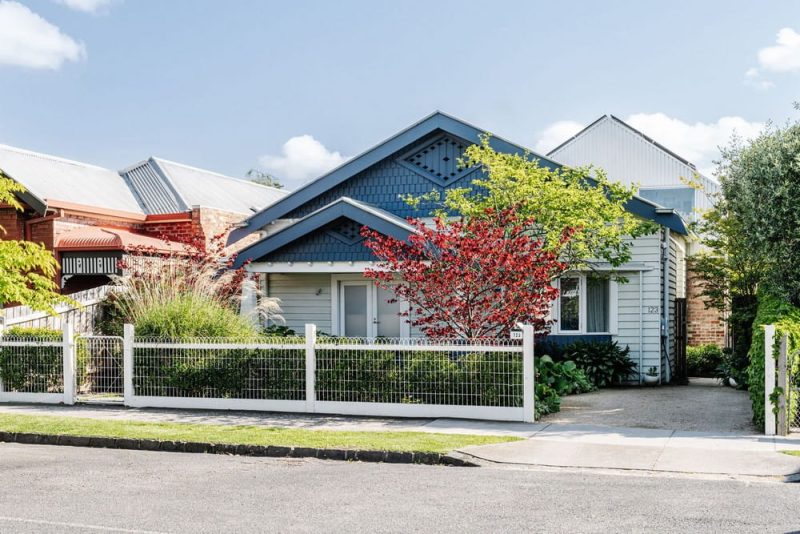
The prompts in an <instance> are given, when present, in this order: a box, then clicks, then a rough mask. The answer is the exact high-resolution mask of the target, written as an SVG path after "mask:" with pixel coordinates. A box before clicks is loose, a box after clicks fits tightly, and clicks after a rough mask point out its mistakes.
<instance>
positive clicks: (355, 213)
mask: <svg viewBox="0 0 800 534" xmlns="http://www.w3.org/2000/svg"><path fill="white" fill-rule="evenodd" d="M342 217H346V218H348V219H350V220H353V221H355V222H357V223H359V224H361V225H363V226H368V227H369V228H371V229H373V230H375V231H376V232H379V233H381V234H383V235H386V236H391V237H394V238H396V239H402V240H406V239H408V236H409V235H410V234H411V233H412V232H413V231H414V228H413V227H412V226H411V225H410V224H408V223H407V222H406V221H404V220H403V219H401V218H400V217H396V216H394V215H392V214H391V213H388V212H385V211H383V210H379V209H376V208H373V207H372V206H367V205H365V204H363V203H361V202H357V201H355V200H353V199H350V198H347V197H342V198H340V199H339V200H337V201H335V202H332V203H331V204H328V205H327V206H325V207H324V208H321V209H319V210H317V211H315V212H314V213H311V214H309V215H307V216H306V217H303V218H302V219H300V220H299V221H297V222H295V223H294V224H291V225H290V226H287V227H286V228H283V229H281V230H280V231H278V232H276V233H274V234H273V235H271V236H267V237H265V238H264V239H262V240H261V241H258V242H257V243H254V244H252V245H250V246H249V247H247V248H245V249H243V250H242V251H241V252H239V254H238V255H237V257H236V261H235V262H234V265H233V268H234V269H236V268H239V267H241V266H242V265H243V264H244V263H245V262H246V261H248V260H253V261H258V260H259V259H260V258H263V257H264V256H267V255H268V254H270V253H272V252H274V251H276V250H278V249H279V248H281V247H284V246H286V245H288V244H290V243H292V242H294V241H297V240H299V239H302V238H304V237H305V236H307V235H309V234H311V233H313V232H315V231H317V230H319V229H320V228H321V227H323V226H325V225H326V224H328V223H331V222H333V221H335V220H336V219H339V218H342Z"/></svg>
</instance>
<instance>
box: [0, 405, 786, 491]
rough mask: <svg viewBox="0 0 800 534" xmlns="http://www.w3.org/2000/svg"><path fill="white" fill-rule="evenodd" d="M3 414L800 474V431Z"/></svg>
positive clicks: (475, 453) (527, 461)
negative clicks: (467, 443) (406, 435)
mask: <svg viewBox="0 0 800 534" xmlns="http://www.w3.org/2000/svg"><path fill="white" fill-rule="evenodd" d="M0 414H29V415H50V416H59V417H84V418H92V419H111V420H127V421H146V422H175V423H195V424H218V425H219V424H223V425H253V426H263V427H265V428H276V427H278V428H280V427H283V428H304V429H308V430H354V431H383V432H438V433H448V434H482V435H505V436H515V437H520V438H523V440H522V441H515V442H508V443H500V444H496V445H484V446H478V447H468V448H465V449H462V450H460V451H458V452H460V453H462V454H464V455H467V456H470V457H472V458H475V459H478V460H483V461H484V462H486V463H496V464H510V465H530V466H551V467H576V468H599V469H622V470H641V471H664V472H678V473H697V474H718V475H742V476H763V477H786V476H790V475H794V474H797V473H800V457H798V456H789V455H786V454H782V453H781V452H780V451H783V450H800V436H797V437H788V438H784V437H769V436H762V435H757V434H740V433H726V432H697V431H679V430H668V429H666V430H665V429H647V428H628V427H611V426H600V425H588V424H554V423H546V422H544V423H506V422H493V421H473V420H459V419H400V418H376V417H345V416H325V415H314V414H285V413H262V412H226V411H200V410H167V409H134V408H125V407H122V406H91V405H88V406H87V405H80V406H61V405H52V406H48V405H25V404H4V405H0Z"/></svg>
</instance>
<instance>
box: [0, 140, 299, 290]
mask: <svg viewBox="0 0 800 534" xmlns="http://www.w3.org/2000/svg"><path fill="white" fill-rule="evenodd" d="M0 171H2V172H3V174H5V175H6V176H8V177H9V178H11V179H13V180H14V181H16V182H18V183H20V184H22V185H23V186H24V187H25V188H26V189H27V191H26V192H24V193H21V194H20V195H18V197H19V201H20V202H21V203H22V205H23V208H24V209H23V210H22V211H19V210H16V209H15V208H14V207H12V206H8V205H5V206H3V205H0V226H2V227H3V228H5V230H6V233H5V235H4V236H2V239H15V240H25V241H32V242H36V243H41V244H43V245H44V246H45V247H47V249H48V250H51V251H52V252H53V254H54V255H55V256H56V258H57V259H58V261H59V263H60V265H61V271H60V272H59V274H58V279H57V282H58V283H59V285H60V287H61V288H62V290H63V292H64V293H73V292H75V291H79V290H83V289H88V288H92V287H97V286H100V285H104V284H107V283H108V282H109V280H110V277H111V276H113V275H115V274H120V269H119V262H120V260H121V259H123V256H124V255H125V253H126V251H129V250H131V249H136V248H150V249H153V250H157V251H163V252H168V251H174V250H176V249H177V248H181V247H182V244H181V243H185V242H187V241H189V240H192V239H200V240H202V241H203V242H205V243H208V241H209V240H210V239H211V238H212V237H213V236H214V235H217V234H220V233H224V232H225V231H227V230H229V229H230V228H231V227H232V226H234V225H236V224H237V223H239V222H240V221H242V220H244V219H246V218H247V217H249V216H250V215H252V214H254V213H256V212H258V211H260V210H261V209H264V208H265V207H267V206H268V205H270V204H272V203H273V202H275V201H277V200H279V199H281V198H283V197H284V196H285V195H286V194H287V192H285V191H282V190H280V189H276V188H273V187H266V186H263V185H259V184H256V183H253V182H250V181H247V180H239V179H236V178H231V177H228V176H224V175H221V174H217V173H214V172H211V171H207V170H203V169H198V168H195V167H190V166H188V165H183V164H180V163H175V162H172V161H167V160H163V159H159V158H149V159H147V160H145V161H142V162H140V163H137V164H136V165H133V166H131V167H128V168H127V169H124V170H122V171H119V172H118V171H113V170H110V169H105V168H103V167H98V166H95V165H90V164H86V163H80V162H77V161H71V160H67V159H63V158H58V157H55V156H50V155H46V154H40V153H37V152H31V151H29V150H23V149H19V148H14V147H10V146H5V145H0Z"/></svg>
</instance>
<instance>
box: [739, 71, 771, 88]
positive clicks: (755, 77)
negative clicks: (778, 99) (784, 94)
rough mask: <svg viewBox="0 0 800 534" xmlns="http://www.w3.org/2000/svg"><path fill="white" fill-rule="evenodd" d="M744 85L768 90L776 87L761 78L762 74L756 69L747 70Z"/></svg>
mask: <svg viewBox="0 0 800 534" xmlns="http://www.w3.org/2000/svg"><path fill="white" fill-rule="evenodd" d="M744 83H745V84H746V85H749V86H750V87H755V88H756V89H764V90H766V89H772V88H773V87H775V84H774V83H773V82H771V81H770V80H765V79H763V78H762V77H761V72H759V70H758V69H756V68H752V69H747V72H745V73H744Z"/></svg>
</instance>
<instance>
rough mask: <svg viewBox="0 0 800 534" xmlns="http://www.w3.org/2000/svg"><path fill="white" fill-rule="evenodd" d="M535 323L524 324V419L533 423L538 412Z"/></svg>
mask: <svg viewBox="0 0 800 534" xmlns="http://www.w3.org/2000/svg"><path fill="white" fill-rule="evenodd" d="M533 343H534V332H533V325H530V324H526V325H522V395H523V397H522V407H523V410H524V412H523V415H522V420H523V421H525V422H526V423H533V422H534V421H535V420H536V418H535V413H536V399H535V395H536V389H535V387H534V381H535V380H536V370H535V368H534V365H533Z"/></svg>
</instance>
